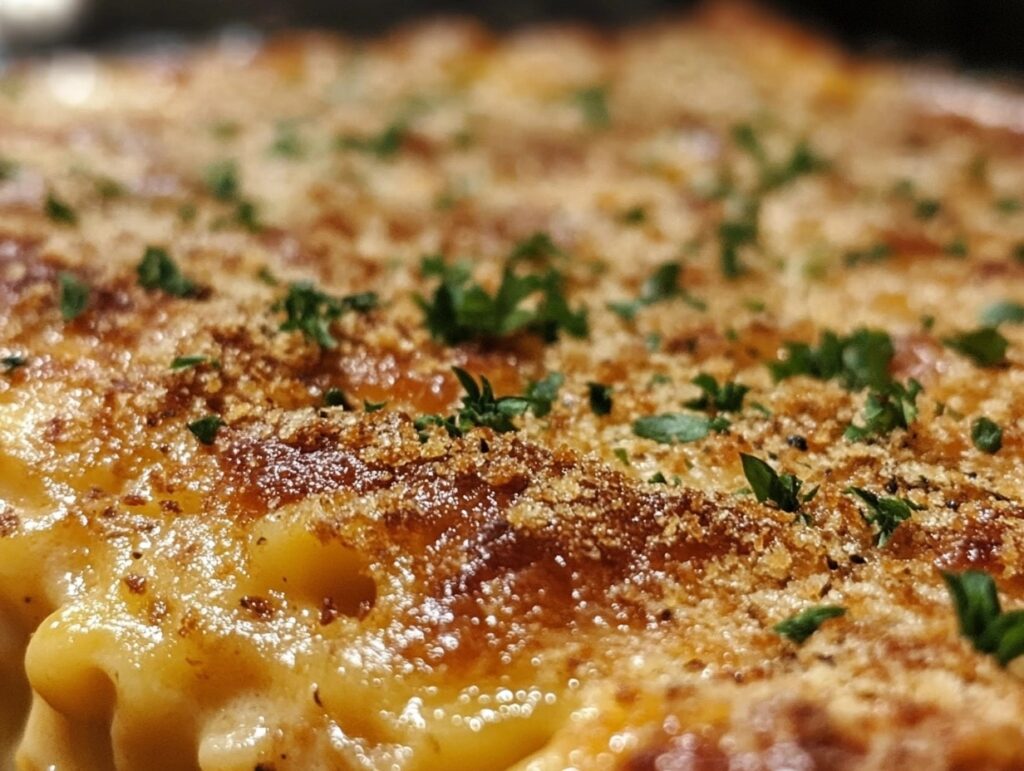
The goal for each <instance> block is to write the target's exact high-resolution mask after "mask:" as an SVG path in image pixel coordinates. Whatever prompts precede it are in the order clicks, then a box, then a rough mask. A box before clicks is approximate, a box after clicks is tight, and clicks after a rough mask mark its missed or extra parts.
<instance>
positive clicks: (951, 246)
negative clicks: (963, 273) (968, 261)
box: [942, 238, 970, 258]
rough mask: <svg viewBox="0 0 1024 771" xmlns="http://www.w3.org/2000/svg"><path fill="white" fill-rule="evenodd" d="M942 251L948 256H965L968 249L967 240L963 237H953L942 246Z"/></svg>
mask: <svg viewBox="0 0 1024 771" xmlns="http://www.w3.org/2000/svg"><path fill="white" fill-rule="evenodd" d="M942 251H944V252H945V253H946V254H948V255H949V256H950V257H958V258H960V257H966V256H967V254H968V252H969V251H970V250H969V247H968V246H967V242H966V241H965V240H964V239H963V238H954V239H953V240H952V241H950V242H949V243H948V244H946V245H945V246H944V247H942Z"/></svg>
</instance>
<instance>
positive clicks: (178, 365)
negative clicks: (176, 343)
mask: <svg viewBox="0 0 1024 771" xmlns="http://www.w3.org/2000/svg"><path fill="white" fill-rule="evenodd" d="M216 363H217V360H216V359H211V358H209V357H208V356H178V357H177V358H175V359H174V360H173V361H172V362H171V371H172V372H178V371H179V370H183V369H192V368H194V367H198V366H200V365H203V364H211V365H214V366H216Z"/></svg>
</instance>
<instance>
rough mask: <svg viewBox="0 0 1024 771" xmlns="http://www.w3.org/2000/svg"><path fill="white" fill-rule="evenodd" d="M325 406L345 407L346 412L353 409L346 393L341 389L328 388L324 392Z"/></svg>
mask: <svg viewBox="0 0 1024 771" xmlns="http://www.w3.org/2000/svg"><path fill="white" fill-rule="evenodd" d="M324 406H325V407H343V408H344V409H346V410H350V409H352V404H351V403H350V402H349V400H348V397H347V396H345V392H344V391H342V390H341V389H340V388H328V389H327V390H326V391H325V392H324Z"/></svg>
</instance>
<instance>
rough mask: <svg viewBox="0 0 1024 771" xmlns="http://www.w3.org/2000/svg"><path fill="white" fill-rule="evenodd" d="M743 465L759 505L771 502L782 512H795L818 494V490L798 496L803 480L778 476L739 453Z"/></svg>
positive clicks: (767, 466)
mask: <svg viewBox="0 0 1024 771" xmlns="http://www.w3.org/2000/svg"><path fill="white" fill-rule="evenodd" d="M740 461H741V462H742V463H743V475H744V476H745V477H746V478H747V482H749V483H750V489H751V490H753V491H754V497H756V498H757V500H758V502H759V503H764V502H765V501H771V502H772V503H774V504H775V505H776V506H778V507H779V508H780V509H782V510H783V511H787V512H796V511H799V510H800V507H801V505H802V504H804V503H807V502H809V501H810V500H812V499H813V498H814V496H815V495H817V493H818V488H817V487H815V488H813V489H812V490H811V491H810V492H807V493H804V494H803V495H801V494H800V488H801V487H803V484H804V483H803V480H802V479H799V478H798V477H796V476H794V475H793V474H780V473H778V472H777V471H776V470H775V469H773V468H772V467H771V466H769V465H768V464H767V463H765V462H764V461H763V460H761V459H760V458H755V457H754V456H753V455H748V454H747V453H745V452H741V453H740Z"/></svg>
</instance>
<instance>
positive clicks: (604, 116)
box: [572, 86, 612, 129]
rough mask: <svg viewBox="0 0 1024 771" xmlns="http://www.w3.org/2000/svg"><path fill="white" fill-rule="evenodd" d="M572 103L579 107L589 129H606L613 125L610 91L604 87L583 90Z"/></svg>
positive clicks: (573, 97) (576, 93) (576, 94)
mask: <svg viewBox="0 0 1024 771" xmlns="http://www.w3.org/2000/svg"><path fill="white" fill-rule="evenodd" d="M572 101H573V102H574V103H575V104H576V106H577V107H579V109H580V114H581V115H582V117H583V122H584V123H585V124H586V125H587V126H588V127H589V128H592V129H605V128H608V126H610V125H611V122H612V117H611V113H610V111H609V110H608V91H607V89H605V88H604V87H603V86H590V87H588V88H581V89H580V90H579V91H576V92H575V93H574V94H573V95H572Z"/></svg>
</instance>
